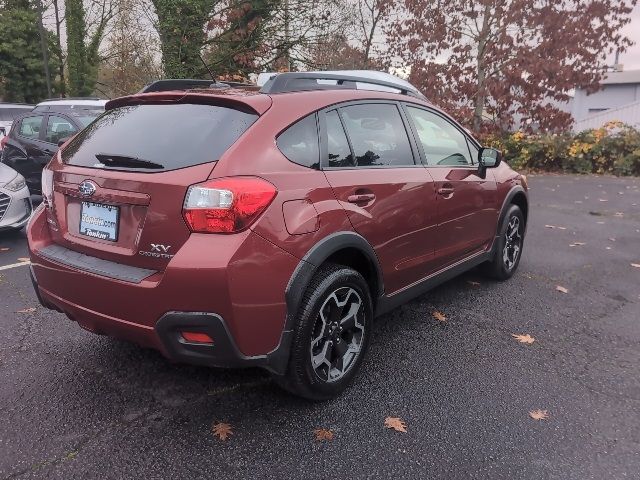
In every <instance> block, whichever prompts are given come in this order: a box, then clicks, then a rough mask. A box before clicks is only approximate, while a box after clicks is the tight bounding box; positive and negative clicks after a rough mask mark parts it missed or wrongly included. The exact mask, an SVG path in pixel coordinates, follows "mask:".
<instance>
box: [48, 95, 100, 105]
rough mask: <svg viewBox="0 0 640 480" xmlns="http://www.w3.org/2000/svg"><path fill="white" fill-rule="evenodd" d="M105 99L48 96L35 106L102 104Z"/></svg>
mask: <svg viewBox="0 0 640 480" xmlns="http://www.w3.org/2000/svg"><path fill="white" fill-rule="evenodd" d="M105 103H107V100H104V99H102V98H97V97H96V98H93V97H90V98H50V99H48V100H43V101H42V102H40V103H38V104H37V105H36V107H39V106H41V105H104V104H105Z"/></svg>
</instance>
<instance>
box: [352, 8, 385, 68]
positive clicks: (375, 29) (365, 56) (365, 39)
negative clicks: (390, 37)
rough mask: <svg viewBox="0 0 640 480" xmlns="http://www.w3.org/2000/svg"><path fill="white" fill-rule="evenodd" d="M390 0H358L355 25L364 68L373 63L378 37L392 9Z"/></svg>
mask: <svg viewBox="0 0 640 480" xmlns="http://www.w3.org/2000/svg"><path fill="white" fill-rule="evenodd" d="M391 4H392V2H391V1H390V0H357V6H356V12H355V23H356V31H357V32H358V33H357V35H356V41H358V42H359V44H360V45H361V46H362V47H361V50H362V65H361V66H362V68H364V69H366V68H368V67H369V65H370V63H371V55H372V53H373V48H374V43H375V39H376V35H377V34H378V33H379V31H380V27H381V25H382V23H383V22H384V21H385V19H387V17H388V14H389V12H390V9H391Z"/></svg>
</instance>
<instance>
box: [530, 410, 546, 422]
mask: <svg viewBox="0 0 640 480" xmlns="http://www.w3.org/2000/svg"><path fill="white" fill-rule="evenodd" d="M529 416H530V417H531V418H533V419H534V420H546V419H548V418H549V413H548V412H547V411H546V410H531V411H530V412H529Z"/></svg>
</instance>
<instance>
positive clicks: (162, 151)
mask: <svg viewBox="0 0 640 480" xmlns="http://www.w3.org/2000/svg"><path fill="white" fill-rule="evenodd" d="M257 118H258V115H256V114H255V113H248V112H243V111H240V110H235V109H232V108H227V107H220V106H212V105H194V104H172V105H167V104H164V105H130V106H125V107H120V108H116V109H113V110H110V111H108V112H106V113H105V114H104V115H102V116H101V117H99V118H98V119H96V120H95V121H94V122H93V123H91V124H90V125H89V126H88V127H86V128H85V129H84V130H82V131H81V132H80V133H79V134H78V135H77V136H76V137H75V138H74V139H73V140H72V141H71V142H70V143H69V144H68V145H67V146H66V147H65V149H64V150H63V151H62V160H63V161H64V162H65V163H68V164H69V165H78V166H82V167H99V168H104V167H103V165H101V162H103V163H110V162H109V161H107V160H109V159H110V158H111V159H115V161H111V166H108V168H109V169H110V170H131V169H135V170H136V171H145V170H146V169H147V168H151V169H152V171H167V170H176V169H179V168H184V167H190V166H193V165H199V164H201V163H207V162H212V161H215V160H218V159H219V158H220V157H221V156H222V154H223V153H224V152H225V151H226V150H227V149H228V148H229V147H230V146H231V145H232V144H233V143H234V142H235V141H236V140H237V139H238V138H239V137H240V135H242V134H243V133H244V132H245V131H246V130H247V128H249V127H250V126H251V124H253V122H255V121H256V119H257ZM101 159H105V160H101Z"/></svg>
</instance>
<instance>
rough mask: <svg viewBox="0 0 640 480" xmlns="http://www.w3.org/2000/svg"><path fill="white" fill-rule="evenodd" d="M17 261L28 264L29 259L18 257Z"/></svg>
mask: <svg viewBox="0 0 640 480" xmlns="http://www.w3.org/2000/svg"><path fill="white" fill-rule="evenodd" d="M18 261H19V262H30V261H31V259H30V258H26V257H20V258H18Z"/></svg>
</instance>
